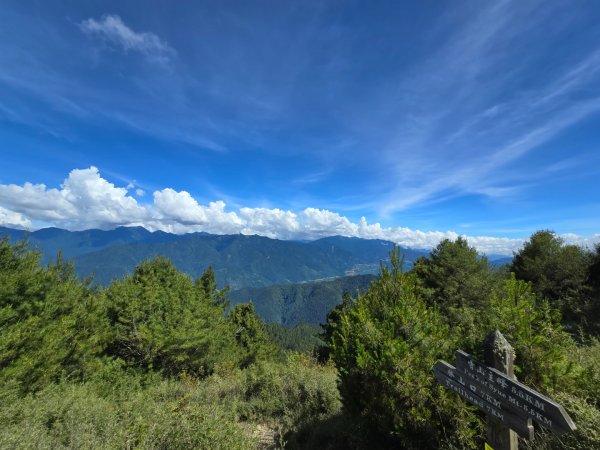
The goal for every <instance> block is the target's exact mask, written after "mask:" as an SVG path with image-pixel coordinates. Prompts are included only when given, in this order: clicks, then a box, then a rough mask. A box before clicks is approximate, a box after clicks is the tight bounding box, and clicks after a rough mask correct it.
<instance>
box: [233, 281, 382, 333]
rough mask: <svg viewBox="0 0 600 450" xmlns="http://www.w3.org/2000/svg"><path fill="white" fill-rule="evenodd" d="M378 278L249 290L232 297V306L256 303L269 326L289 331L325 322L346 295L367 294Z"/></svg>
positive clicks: (235, 292) (257, 308)
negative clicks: (303, 325)
mask: <svg viewBox="0 0 600 450" xmlns="http://www.w3.org/2000/svg"><path fill="white" fill-rule="evenodd" d="M374 279H376V277H375V275H354V276H349V277H341V278H337V279H335V280H329V281H317V282H307V283H295V284H287V285H276V286H267V287H260V288H245V289H240V290H236V291H232V292H230V293H229V298H230V300H231V303H232V305H235V304H238V303H246V302H248V301H252V302H253V303H254V308H255V309H256V312H257V313H258V315H259V316H261V318H262V319H263V320H264V321H265V322H275V323H279V324H282V325H285V326H288V327H292V326H295V325H297V324H300V323H311V324H319V323H323V322H325V317H326V316H327V312H328V311H329V310H330V309H331V308H333V307H334V306H336V305H338V304H340V303H341V302H342V296H343V295H344V293H345V292H347V293H349V294H350V295H352V296H355V295H356V293H357V292H358V291H360V292H366V291H367V289H368V288H369V286H370V284H371V282H372V281H373V280H374Z"/></svg>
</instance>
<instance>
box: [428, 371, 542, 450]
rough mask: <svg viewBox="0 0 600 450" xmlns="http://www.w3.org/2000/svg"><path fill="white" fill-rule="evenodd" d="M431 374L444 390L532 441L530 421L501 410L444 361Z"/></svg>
mask: <svg viewBox="0 0 600 450" xmlns="http://www.w3.org/2000/svg"><path fill="white" fill-rule="evenodd" d="M433 372H434V373H435V376H436V378H437V379H438V381H439V382H440V383H441V384H442V385H444V386H445V387H446V388H448V389H451V390H453V391H454V392H456V393H457V394H458V395H460V396H461V397H462V398H464V399H465V400H466V401H468V402H469V403H471V404H473V405H475V406H477V407H478V408H479V409H481V410H482V411H483V412H485V413H486V414H488V415H489V416H491V417H494V418H496V419H498V420H500V421H501V422H502V423H504V424H506V425H507V426H509V427H510V428H511V429H513V430H515V432H516V433H517V434H518V435H519V436H521V437H524V438H526V439H533V427H532V426H531V420H528V419H526V418H523V417H520V416H518V415H516V414H513V413H512V412H509V411H506V410H503V409H502V405H501V404H500V402H498V401H496V399H495V398H493V397H492V396H490V395H489V394H488V393H487V392H485V391H482V390H480V389H479V387H478V386H475V385H473V384H472V383H470V382H469V379H468V377H467V376H466V375H465V374H463V373H461V372H460V371H459V370H457V369H456V368H455V367H452V366H451V365H450V364H448V363H447V362H445V361H438V362H437V363H436V364H435V366H433Z"/></svg>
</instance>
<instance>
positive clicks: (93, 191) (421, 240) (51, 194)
mask: <svg viewBox="0 0 600 450" xmlns="http://www.w3.org/2000/svg"><path fill="white" fill-rule="evenodd" d="M138 195H139V194H138ZM36 221H37V222H43V223H44V224H52V225H56V226H59V227H62V228H67V229H72V230H81V229H86V228H103V229H110V228H114V227H116V226H120V225H124V226H137V225H141V226H144V227H146V228H147V229H149V230H152V231H154V230H163V231H167V232H171V233H178V234H181V233H189V232H197V231H205V232H208V233H214V234H235V233H243V234H258V235H262V236H267V237H270V238H277V239H318V238H320V237H324V236H332V235H342V236H351V237H360V238H366V239H385V240H389V241H392V242H396V243H397V244H399V245H402V246H405V247H412V248H431V247H434V246H435V245H437V244H438V243H439V242H440V241H441V240H442V239H456V238H457V237H458V236H460V235H459V234H458V233H456V232H454V231H421V230H413V229H410V228H406V227H382V226H381V224H379V223H373V224H370V223H369V222H368V221H367V219H366V218H365V217H362V218H361V219H360V220H359V221H358V223H355V222H352V221H351V220H350V219H348V218H347V217H344V216H342V215H340V214H338V213H336V212H333V211H328V210H324V209H317V208H306V209H304V210H303V211H301V212H300V213H296V212H294V211H285V210H281V209H277V208H274V209H269V208H247V207H243V208H240V209H239V210H238V211H237V212H236V211H228V210H227V206H226V204H225V203H224V202H223V201H216V202H210V203H209V204H208V205H202V204H200V203H198V201H197V200H196V199H195V198H194V197H192V195H191V194H190V193H189V192H186V191H179V192H178V191H175V190H174V189H171V188H165V189H162V190H160V191H155V192H154V194H153V203H152V204H144V205H141V204H139V203H138V202H137V201H136V199H135V198H134V197H133V196H132V195H130V194H129V192H128V189H127V187H117V186H115V185H114V184H113V183H111V182H109V181H107V180H105V179H104V178H102V177H101V175H100V173H99V172H98V169H97V168H95V167H90V168H88V169H75V170H72V171H71V172H70V173H69V176H68V177H67V179H66V180H65V181H64V182H63V184H62V185H61V186H60V189H48V188H47V187H46V186H45V185H43V184H35V185H34V184H31V183H25V184H24V185H23V186H17V185H14V184H10V185H3V184H0V225H4V226H9V227H15V228H34V227H35V222H36ZM462 236H464V237H465V238H466V239H467V240H468V241H469V244H470V245H473V246H474V247H476V248H477V249H478V250H479V251H480V252H483V253H486V254H511V253H512V252H513V251H515V250H517V249H518V248H519V247H521V245H522V244H523V241H524V240H523V239H512V238H502V237H489V236H468V235H462ZM562 237H563V239H565V242H568V243H573V244H577V245H584V246H588V247H591V246H592V245H593V243H594V242H598V241H599V240H600V235H596V236H593V237H582V236H578V235H575V234H566V235H563V236H562Z"/></svg>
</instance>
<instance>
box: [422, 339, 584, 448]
mask: <svg viewBox="0 0 600 450" xmlns="http://www.w3.org/2000/svg"><path fill="white" fill-rule="evenodd" d="M485 356H486V363H487V364H489V365H485V364H482V363H480V362H479V361H477V360H476V359H475V358H473V356H471V355H469V354H468V353H465V352H463V351H462V350H458V351H457V352H456V367H454V366H452V365H451V364H448V363H447V362H446V361H438V362H437V363H436V364H435V365H434V367H433V372H434V374H435V376H436V378H437V379H438V381H439V382H440V383H442V384H443V385H444V386H445V387H446V388H448V389H451V390H453V391H454V392H456V393H457V394H458V395H460V396H461V397H462V398H464V399H465V400H467V401H468V402H469V403H472V404H474V405H475V406H477V407H478V408H479V409H481V410H482V411H483V412H485V414H486V417H487V440H488V443H489V445H490V446H491V447H492V448H493V449H494V450H516V449H517V446H518V443H517V437H516V434H518V435H519V436H521V437H523V438H525V439H533V426H532V420H533V421H534V422H536V423H538V424H539V425H541V426H543V427H546V428H549V429H550V430H552V431H553V432H555V433H558V434H562V433H566V432H569V431H573V430H575V429H576V427H575V424H574V423H573V421H572V420H571V418H570V417H569V415H568V414H567V412H566V411H565V409H564V408H563V407H562V406H561V405H559V404H558V403H556V402H554V401H552V400H551V399H549V398H548V397H545V396H544V395H542V394H540V393H539V392H536V391H534V390H533V389H531V388H529V387H527V386H525V385H524V384H522V383H519V382H518V381H516V380H515V379H514V371H513V359H514V350H513V349H512V347H511V346H510V344H509V343H508V342H507V341H506V339H505V338H504V336H502V334H501V333H500V332H499V331H498V330H496V331H494V332H493V333H492V334H490V336H489V337H488V339H486V343H485ZM490 366H491V367H490ZM515 433H516V434H515ZM486 445H488V444H486Z"/></svg>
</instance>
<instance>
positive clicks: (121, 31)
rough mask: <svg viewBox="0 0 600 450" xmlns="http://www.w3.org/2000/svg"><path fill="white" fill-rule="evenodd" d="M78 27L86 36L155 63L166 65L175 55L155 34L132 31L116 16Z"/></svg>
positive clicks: (84, 22)
mask: <svg viewBox="0 0 600 450" xmlns="http://www.w3.org/2000/svg"><path fill="white" fill-rule="evenodd" d="M79 27H80V29H81V30H82V31H83V32H84V33H85V34H87V35H88V36H92V37H98V38H100V39H102V40H104V41H106V42H109V43H111V44H113V45H115V46H118V47H121V49H122V50H123V51H125V52H128V51H135V52H139V53H141V54H142V55H144V56H146V57H147V58H148V59H150V60H153V61H156V62H161V63H166V62H168V61H169V60H170V59H171V58H173V57H174V56H175V55H176V52H175V50H174V49H173V48H171V47H170V46H169V45H168V44H167V43H166V42H164V41H162V40H161V39H160V38H159V37H158V36H157V35H156V34H154V33H149V32H137V31H133V30H132V29H131V28H129V27H128V26H127V25H125V23H124V22H123V20H121V18H120V17H119V16H117V15H105V16H103V17H102V18H101V19H100V20H99V21H98V20H95V19H87V20H84V21H83V22H81V23H80V24H79Z"/></svg>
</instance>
